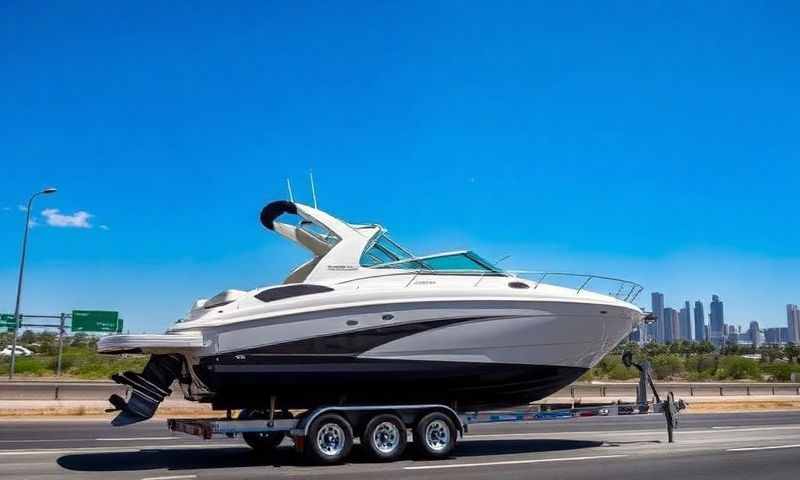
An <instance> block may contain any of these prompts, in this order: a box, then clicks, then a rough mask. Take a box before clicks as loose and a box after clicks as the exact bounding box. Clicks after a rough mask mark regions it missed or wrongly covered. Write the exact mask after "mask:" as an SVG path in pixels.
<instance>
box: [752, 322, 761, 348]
mask: <svg viewBox="0 0 800 480" xmlns="http://www.w3.org/2000/svg"><path fill="white" fill-rule="evenodd" d="M749 332H750V342H752V343H753V346H754V347H755V348H758V347H760V346H761V344H762V343H764V336H763V335H762V334H761V329H759V328H758V322H750V329H749Z"/></svg>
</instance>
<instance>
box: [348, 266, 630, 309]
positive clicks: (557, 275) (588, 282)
mask: <svg viewBox="0 0 800 480" xmlns="http://www.w3.org/2000/svg"><path fill="white" fill-rule="evenodd" d="M420 275H422V276H425V275H468V276H473V277H478V280H477V281H476V282H475V284H474V285H473V286H475V287H477V286H478V285H480V283H481V281H482V280H483V279H484V278H486V277H497V276H503V277H512V278H513V277H523V278H527V279H529V280H531V281H533V282H534V286H533V289H534V290H535V289H537V288H539V286H540V285H541V284H543V283H545V284H548V285H555V286H559V287H566V288H573V289H574V290H575V293H576V294H580V293H581V292H582V291H584V290H586V291H593V292H597V293H603V292H602V290H606V289H608V291H606V292H605V294H606V295H608V296H610V297H614V298H616V299H618V300H622V301H625V302H633V301H634V300H636V297H638V296H639V294H640V293H642V290H644V287H643V286H641V285H639V284H638V283H636V282H632V281H630V280H623V279H621V278H614V277H606V276H603V275H593V274H584V273H567V272H538V271H527V270H507V271H496V272H495V271H486V270H425V269H419V270H407V271H404V272H391V273H386V274H382V275H371V276H369V277H358V278H351V279H348V280H345V281H343V282H341V283H349V282H354V281H358V280H363V279H366V278H379V277H395V276H410V277H411V278H410V279H409V280H408V282H407V283H406V285H405V286H406V288H407V287H410V286H411V285H413V284H414V282H415V281H416V280H417V278H418V277H419V276H420ZM558 279H566V280H568V281H569V280H572V281H574V283H575V285H570V284H567V285H564V284H560V283H559V282H558ZM545 280H548V281H547V282H545ZM603 285H605V288H604V287H603ZM593 287H598V288H593Z"/></svg>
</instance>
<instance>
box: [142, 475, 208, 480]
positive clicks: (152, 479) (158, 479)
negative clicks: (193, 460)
mask: <svg viewBox="0 0 800 480" xmlns="http://www.w3.org/2000/svg"><path fill="white" fill-rule="evenodd" d="M181 478H197V475H172V476H170V477H145V478H143V479H142V480H178V479H181Z"/></svg>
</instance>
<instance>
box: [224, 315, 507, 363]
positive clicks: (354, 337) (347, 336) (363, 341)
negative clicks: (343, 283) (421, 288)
mask: <svg viewBox="0 0 800 480" xmlns="http://www.w3.org/2000/svg"><path fill="white" fill-rule="evenodd" d="M514 317H515V316H491V317H463V318H448V319H444V320H431V321H427V322H409V323H404V324H400V325H388V326H385V327H376V328H369V329H361V330H352V331H350V332H346V333H337V334H333V335H322V336H319V337H313V338H306V339H303V340H296V341H292V342H286V343H279V344H276V345H266V346H262V347H256V348H251V349H246V350H239V351H236V352H233V353H229V354H225V355H224V356H220V355H217V356H215V357H214V358H215V360H216V361H217V362H226V361H229V359H230V358H231V357H232V356H234V355H245V356H248V355H254V356H258V355H359V354H361V353H364V352H366V351H368V350H371V349H373V348H375V347H378V346H380V345H383V344H385V343H389V342H391V341H393V340H397V339H400V338H403V337H407V336H409V335H414V334H416V333H420V332H426V331H429V330H434V329H437V328H443V327H448V326H451V325H456V324H460V323H466V322H474V321H480V320H495V319H497V320H499V319H505V318H514ZM237 363H239V362H238V361H237Z"/></svg>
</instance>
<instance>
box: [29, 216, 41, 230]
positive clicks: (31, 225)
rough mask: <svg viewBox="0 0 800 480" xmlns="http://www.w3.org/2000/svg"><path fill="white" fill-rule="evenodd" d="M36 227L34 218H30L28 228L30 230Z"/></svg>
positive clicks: (37, 223) (36, 223)
mask: <svg viewBox="0 0 800 480" xmlns="http://www.w3.org/2000/svg"><path fill="white" fill-rule="evenodd" d="M37 225H39V222H37V221H36V219H35V218H31V219H30V220H28V226H29V227H30V228H33V227H35V226H37Z"/></svg>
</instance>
